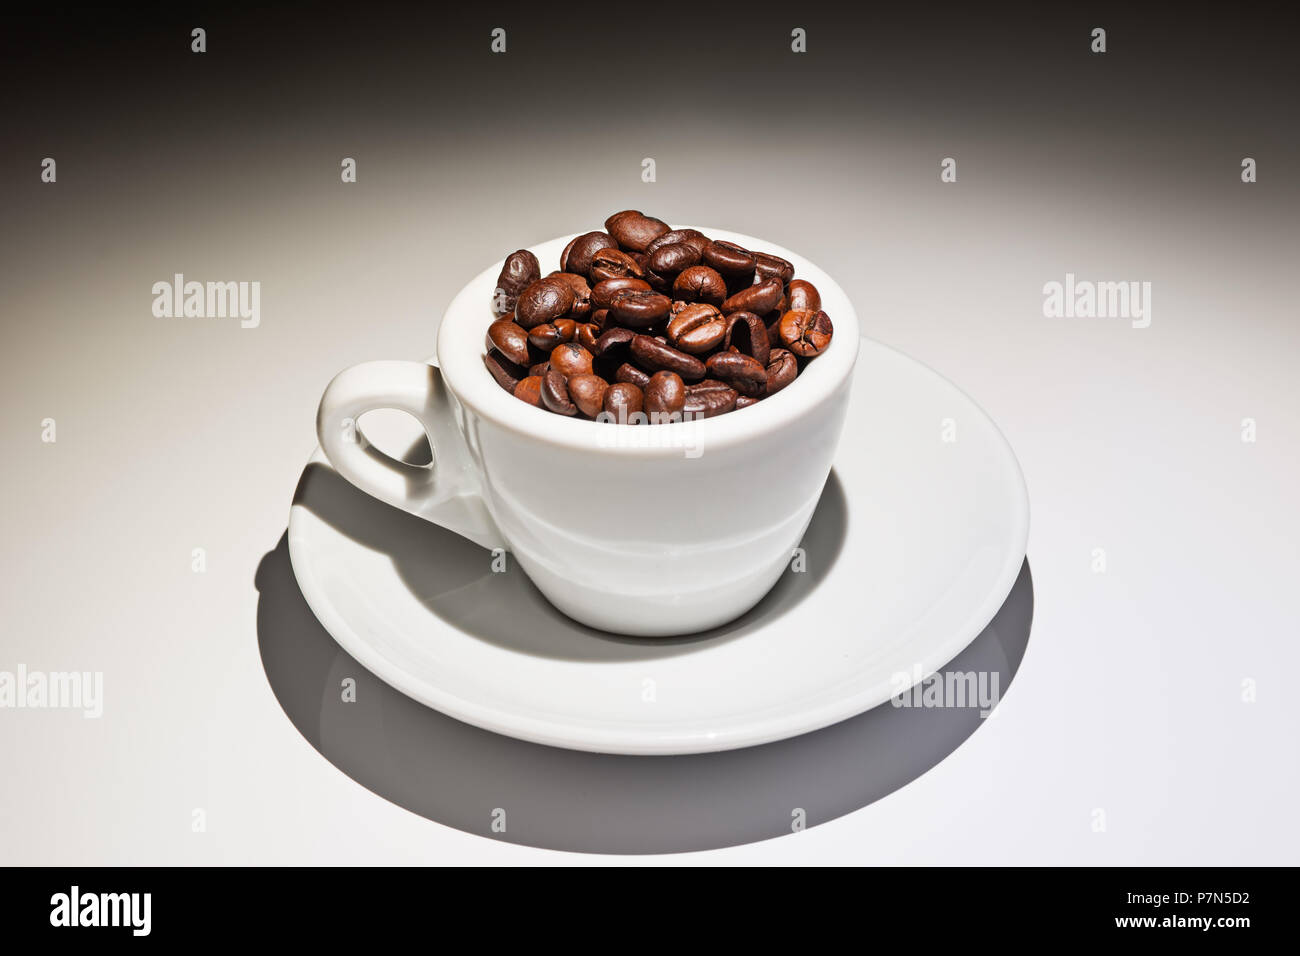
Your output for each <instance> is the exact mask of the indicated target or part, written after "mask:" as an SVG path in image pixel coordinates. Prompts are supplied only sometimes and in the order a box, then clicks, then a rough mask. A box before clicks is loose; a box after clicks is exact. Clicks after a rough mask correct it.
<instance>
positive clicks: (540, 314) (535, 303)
mask: <svg viewBox="0 0 1300 956" xmlns="http://www.w3.org/2000/svg"><path fill="white" fill-rule="evenodd" d="M572 305H573V290H572V289H570V288H569V287H568V286H567V285H565V284H564V283H563V282H556V281H555V280H554V279H538V280H537V281H536V282H534V283H532V284H530V285H529V286H528V288H526V289H524V291H523V292H522V293H520V295H519V301H518V302H517V303H516V305H515V321H516V322H518V323H519V325H521V326H523V327H524V328H525V329H531V328H532V327H533V326H535V325H541V324H542V323H543V322H550V321H552V320H554V319H558V318H560V317H561V316H562V315H564V314H565V313H566V312H568V311H569V308H570V307H571V306H572Z"/></svg>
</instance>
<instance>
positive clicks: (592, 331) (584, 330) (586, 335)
mask: <svg viewBox="0 0 1300 956" xmlns="http://www.w3.org/2000/svg"><path fill="white" fill-rule="evenodd" d="M599 338H600V328H599V327H598V326H595V325H592V324H591V323H590V322H583V323H582V324H580V325H579V326H578V330H577V332H576V333H575V334H574V336H573V341H575V342H577V343H578V344H579V345H581V346H582V347H583V348H584V349H586V350H587V351H588V352H590V353H591V354H592V355H595V354H596V340H597V339H599Z"/></svg>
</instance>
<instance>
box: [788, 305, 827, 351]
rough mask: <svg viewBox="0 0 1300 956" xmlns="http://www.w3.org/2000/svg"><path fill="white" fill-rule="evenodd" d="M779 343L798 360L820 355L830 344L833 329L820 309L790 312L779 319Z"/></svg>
mask: <svg viewBox="0 0 1300 956" xmlns="http://www.w3.org/2000/svg"><path fill="white" fill-rule="evenodd" d="M779 331H780V333H781V342H782V344H784V345H785V347H786V348H788V349H789V350H790V351H791V352H793V353H794V354H795V355H797V356H799V357H800V358H812V357H813V356H815V355H821V354H822V353H823V352H825V351H826V347H827V346H828V345H830V344H831V336H832V335H833V334H834V329H833V328H832V326H831V320H830V317H829V316H828V315H827V314H826V313H825V312H823V311H821V310H820V309H818V310H817V311H816V312H813V311H811V310H809V309H800V310H791V311H789V312H787V313H786V314H785V315H784V316H782V317H781V325H780V329H779Z"/></svg>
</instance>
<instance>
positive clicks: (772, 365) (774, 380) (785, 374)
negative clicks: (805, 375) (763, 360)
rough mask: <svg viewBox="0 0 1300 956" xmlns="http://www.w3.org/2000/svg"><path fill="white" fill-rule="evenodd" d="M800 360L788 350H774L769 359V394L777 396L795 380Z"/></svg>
mask: <svg viewBox="0 0 1300 956" xmlns="http://www.w3.org/2000/svg"><path fill="white" fill-rule="evenodd" d="M798 374H799V360H798V359H797V358H795V357H794V353H792V352H790V351H788V350H786V349H772V354H771V355H769V356H768V359H767V394H768V395H775V394H776V393H777V392H779V391H781V389H783V388H785V387H786V386H787V385H789V384H790V383H791V382H793V381H794V380H795V376H797V375H798Z"/></svg>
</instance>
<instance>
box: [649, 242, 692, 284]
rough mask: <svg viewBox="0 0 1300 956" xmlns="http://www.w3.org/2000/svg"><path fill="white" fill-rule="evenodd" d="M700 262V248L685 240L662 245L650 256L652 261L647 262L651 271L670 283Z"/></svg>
mask: <svg viewBox="0 0 1300 956" xmlns="http://www.w3.org/2000/svg"><path fill="white" fill-rule="evenodd" d="M699 264H700V253H699V250H698V249H696V248H695V247H694V246H688V245H687V244H686V243H684V242H673V243H670V244H668V245H666V246H662V247H661V248H660V249H659V250H658V251H657V252H655V253H654V254H653V255H651V256H650V261H649V263H647V265H648V266H649V268H650V271H651V272H653V273H654V274H655V275H657V276H660V277H661V278H663V279H664V280H666V281H668V282H670V283H671V282H672V281H673V280H674V279H676V278H677V276H678V275H680V274H681V273H682V272H685V271H686V270H687V269H689V268H690V267H691V266H698V265H699Z"/></svg>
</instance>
